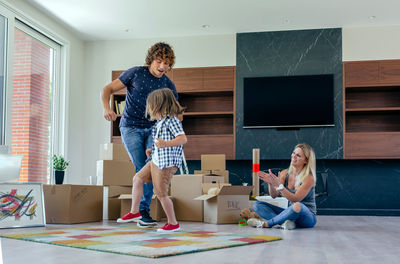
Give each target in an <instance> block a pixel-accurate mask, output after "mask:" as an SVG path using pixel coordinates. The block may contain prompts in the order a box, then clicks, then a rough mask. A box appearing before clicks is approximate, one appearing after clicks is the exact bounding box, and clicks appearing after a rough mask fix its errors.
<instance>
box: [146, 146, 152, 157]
mask: <svg viewBox="0 0 400 264" xmlns="http://www.w3.org/2000/svg"><path fill="white" fill-rule="evenodd" d="M151 152H152V149H151V148H149V149H146V156H147V157H149V156H150V155H151Z"/></svg>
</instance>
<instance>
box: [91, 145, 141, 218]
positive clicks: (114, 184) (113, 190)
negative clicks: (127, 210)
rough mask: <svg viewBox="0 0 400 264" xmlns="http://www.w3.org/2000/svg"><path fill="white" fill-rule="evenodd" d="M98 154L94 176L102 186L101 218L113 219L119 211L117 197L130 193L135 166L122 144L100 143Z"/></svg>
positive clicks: (118, 214)
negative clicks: (98, 158)
mask: <svg viewBox="0 0 400 264" xmlns="http://www.w3.org/2000/svg"><path fill="white" fill-rule="evenodd" d="M99 156H100V160H98V161H97V170H96V176H97V184H98V185H103V186H104V198H103V219H105V220H107V219H108V220H115V219H117V218H118V217H120V213H121V201H120V200H119V199H118V197H119V196H120V195H121V194H131V193H132V179H133V176H134V175H135V167H134V166H133V164H132V162H131V160H130V158H129V155H128V152H127V151H126V149H125V147H124V146H123V145H122V144H115V143H108V144H101V145H100V155H99Z"/></svg>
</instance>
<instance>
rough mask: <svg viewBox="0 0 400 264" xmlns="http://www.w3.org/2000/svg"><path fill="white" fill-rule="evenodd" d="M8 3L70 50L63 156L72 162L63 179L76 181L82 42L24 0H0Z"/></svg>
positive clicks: (79, 156) (78, 172) (78, 178)
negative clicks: (60, 40)
mask: <svg viewBox="0 0 400 264" xmlns="http://www.w3.org/2000/svg"><path fill="white" fill-rule="evenodd" d="M1 1H3V2H5V3H7V4H8V5H9V6H10V7H11V8H12V9H14V10H16V11H17V12H18V13H20V14H22V15H23V16H25V17H27V18H28V19H29V20H31V21H34V22H35V23H36V24H37V25H38V26H39V27H40V28H43V29H45V31H48V32H50V33H52V34H53V35H54V36H56V37H58V38H59V39H62V40H63V41H65V43H66V46H67V47H68V50H69V53H68V54H67V58H66V60H67V69H66V70H67V73H66V84H67V98H66V99H67V103H68V102H69V104H68V105H67V124H68V125H67V129H68V130H67V133H66V140H67V143H68V144H67V146H66V151H67V152H66V158H67V159H69V160H70V161H71V165H70V166H69V167H68V169H67V171H66V179H65V181H66V183H79V182H81V179H82V175H83V173H82V171H83V166H84V164H85V161H84V159H83V155H82V152H83V151H82V150H83V148H84V147H85V145H84V141H83V139H84V138H83V137H82V135H81V134H82V127H83V121H84V120H83V118H82V112H83V103H84V98H83V97H82V93H83V90H84V89H85V87H84V85H83V77H84V68H83V65H84V42H83V41H82V40H80V39H79V38H77V37H76V36H75V35H74V34H73V33H71V32H70V31H69V30H68V29H66V28H65V27H64V26H62V25H60V24H59V23H57V22H56V21H54V19H52V18H50V17H49V16H47V15H46V14H44V13H43V12H41V11H39V10H37V9H35V8H34V7H33V6H31V5H30V4H29V3H27V2H26V1H23V0H1Z"/></svg>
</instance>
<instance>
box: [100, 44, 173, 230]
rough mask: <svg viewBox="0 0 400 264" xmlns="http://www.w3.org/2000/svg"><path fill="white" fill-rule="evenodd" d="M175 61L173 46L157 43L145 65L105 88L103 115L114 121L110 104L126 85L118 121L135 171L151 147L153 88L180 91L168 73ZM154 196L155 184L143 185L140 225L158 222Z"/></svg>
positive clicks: (121, 76)
mask: <svg viewBox="0 0 400 264" xmlns="http://www.w3.org/2000/svg"><path fill="white" fill-rule="evenodd" d="M174 63H175V54H174V51H173V49H172V48H171V46H170V45H168V44H167V43H164V42H158V43H156V44H154V45H153V46H151V47H150V49H149V50H148V52H147V56H146V60H145V65H144V66H137V67H133V68H130V69H128V70H127V71H125V72H123V73H122V74H121V75H120V76H119V77H118V78H117V79H115V80H114V81H112V82H111V83H110V84H108V85H106V86H105V87H104V88H103V91H102V95H101V100H102V103H103V109H104V118H105V119H106V120H108V121H115V119H116V118H117V115H116V113H115V112H114V111H113V110H112V109H111V107H110V97H111V95H112V94H114V93H116V92H118V91H120V90H122V89H124V88H126V99H125V108H124V112H123V114H122V117H121V121H120V123H119V129H120V131H121V138H122V143H123V144H124V146H125V148H126V150H127V152H128V154H129V156H130V158H131V160H132V162H133V164H134V165H135V170H136V172H138V171H140V169H141V168H142V167H143V166H144V165H145V162H146V159H147V157H146V153H145V151H146V149H149V148H151V147H152V143H153V138H152V135H151V128H152V126H153V124H154V121H149V120H148V119H147V117H146V116H145V109H146V99H147V96H148V95H149V94H150V93H151V92H153V91H154V90H157V89H161V88H169V89H171V90H172V91H173V93H174V95H175V97H176V99H178V94H177V92H176V88H175V85H174V83H173V82H172V81H171V80H170V79H169V78H168V77H167V76H166V75H165V73H166V72H167V71H169V70H170V69H171V68H172V66H173V65H174ZM152 196H153V184H152V183H151V182H150V183H146V184H143V196H142V199H141V201H140V208H139V210H140V214H141V215H142V219H141V220H140V221H139V222H138V225H139V226H141V227H148V226H154V225H156V222H155V221H154V220H153V219H152V218H151V217H150V203H151V199H152ZM117 221H118V222H133V221H134V220H133V219H129V217H128V218H126V219H124V217H122V218H119V219H118V220H117Z"/></svg>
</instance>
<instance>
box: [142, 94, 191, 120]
mask: <svg viewBox="0 0 400 264" xmlns="http://www.w3.org/2000/svg"><path fill="white" fill-rule="evenodd" d="M184 110H185V108H184V107H182V106H181V105H180V104H179V102H178V101H177V100H176V99H175V96H174V93H173V92H172V91H171V89H169V88H162V89H158V90H155V91H153V92H151V93H150V94H149V96H148V97H147V101H146V116H147V115H148V116H150V120H155V119H157V117H158V116H157V115H160V117H161V118H164V117H166V116H177V115H178V114H181V113H183V111H184Z"/></svg>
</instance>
